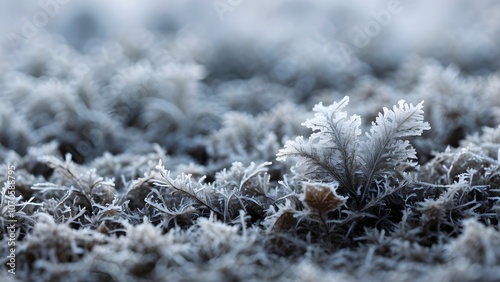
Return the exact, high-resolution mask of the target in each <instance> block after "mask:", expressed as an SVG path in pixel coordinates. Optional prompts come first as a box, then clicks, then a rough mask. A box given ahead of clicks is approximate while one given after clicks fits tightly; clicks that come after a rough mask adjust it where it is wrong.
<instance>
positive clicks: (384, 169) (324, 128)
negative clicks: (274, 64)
mask: <svg viewBox="0 0 500 282" xmlns="http://www.w3.org/2000/svg"><path fill="white" fill-rule="evenodd" d="M348 102H349V97H347V96H346V97H345V98H344V99H342V100H341V101H340V102H338V103H337V102H335V103H333V104H332V105H330V106H328V107H325V106H323V105H322V104H321V103H320V104H318V105H316V106H315V107H314V109H313V110H314V111H315V112H316V115H315V117H314V118H313V119H308V120H307V121H306V122H304V123H303V125H304V126H306V127H308V128H311V129H312V130H313V133H312V134H311V136H310V137H309V139H308V140H304V138H303V137H302V136H299V137H297V138H296V140H294V141H288V142H287V143H286V145H285V148H284V149H281V150H280V151H279V153H278V154H277V156H278V160H281V161H285V160H286V159H287V158H290V157H292V158H297V159H298V163H297V166H296V171H297V172H298V173H299V175H300V176H301V177H303V178H306V179H312V180H315V181H324V182H331V181H336V182H338V183H339V184H340V186H339V190H340V193H342V194H345V195H348V196H349V197H351V198H352V199H353V200H356V201H357V202H358V204H361V203H363V202H364V201H365V200H366V199H365V196H366V195H367V193H368V194H369V193H370V192H371V191H372V190H371V189H372V186H373V184H375V183H376V182H377V181H380V180H386V179H388V180H390V179H393V180H396V179H398V178H399V175H400V174H402V173H404V172H405V171H406V170H407V169H408V168H410V167H415V166H416V163H415V162H414V160H415V159H416V152H415V149H413V147H412V146H411V144H410V143H409V141H407V140H403V139H404V138H405V137H410V136H418V135H420V134H422V132H423V131H424V130H428V129H430V126H429V124H428V123H427V122H424V121H423V119H424V117H423V110H422V108H423V102H421V103H419V104H418V105H416V106H413V105H411V104H407V103H405V102H404V101H403V100H401V101H400V102H399V103H398V105H397V106H394V108H393V109H392V110H391V109H388V108H384V110H383V113H380V114H379V115H378V117H377V118H376V120H375V122H374V123H373V124H372V127H371V129H370V132H367V133H366V134H365V138H364V139H361V138H359V136H360V135H361V128H360V127H361V117H360V116H358V115H352V116H348V115H347V113H346V112H345V111H343V110H342V109H343V108H344V107H345V106H347V103H348Z"/></svg>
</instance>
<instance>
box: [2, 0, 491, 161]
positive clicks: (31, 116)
mask: <svg viewBox="0 0 500 282" xmlns="http://www.w3.org/2000/svg"><path fill="white" fill-rule="evenodd" d="M366 2H367V1H361V0H356V1H352V0H351V1H342V0H337V1H332V0H314V1H311V0H308V1H305V0H274V1H264V0H252V1H250V0H215V1H200V0H198V1H195V0H182V1H181V0H168V1H159V0H142V1H139V0H127V1H119V0H108V1H97V0H92V1H78V0H59V1H57V0H41V1H28V0H24V1H20V0H17V1H2V2H1V3H0V21H1V22H0V23H1V24H0V36H1V37H0V38H1V39H0V44H1V45H0V46H1V50H0V95H1V96H2V105H1V106H0V118H1V120H2V124H1V126H0V144H1V149H2V150H1V151H2V152H3V153H2V154H3V155H5V154H7V152H8V151H9V150H14V151H15V152H17V153H19V154H25V153H26V152H27V149H28V148H29V147H30V146H36V145H39V144H46V143H49V142H56V143H57V148H58V150H59V151H60V153H62V154H65V153H71V154H72V155H73V158H74V160H76V161H77V162H81V163H82V162H87V161H90V160H93V159H94V158H96V157H98V156H101V155H102V154H103V153H104V152H106V151H108V152H111V153H113V154H120V153H123V152H126V151H127V152H128V151H130V152H143V151H147V150H150V148H151V146H150V145H151V144H154V143H156V144H159V145H160V146H161V147H162V148H164V149H166V150H167V152H169V154H173V155H178V156H182V157H186V158H187V160H186V162H190V161H194V162H196V163H200V164H203V165H214V168H213V169H214V170H215V169H220V168H221V167H225V166H227V165H229V164H230V163H231V162H232V161H236V160H240V161H244V162H249V161H251V160H252V161H257V160H259V159H262V160H271V161H274V159H275V153H276V152H277V149H278V148H279V147H280V146H282V144H283V142H284V141H285V140H286V139H289V138H293V137H294V136H296V135H299V134H304V135H305V134H307V131H306V130H305V129H303V128H302V127H301V126H300V123H301V122H302V121H304V119H305V118H306V117H307V116H310V109H311V108H312V106H313V105H314V104H316V103H318V102H320V101H322V102H323V103H325V104H328V103H331V102H333V101H335V100H339V99H341V98H342V97H343V96H345V95H349V96H351V105H350V111H351V112H352V113H357V114H361V115H362V116H363V121H364V122H365V124H367V125H369V124H370V122H371V121H372V120H373V118H374V117H375V116H376V114H377V113H378V111H380V109H381V108H382V107H383V106H390V105H392V104H394V103H396V102H397V100H399V99H406V100H408V101H409V102H412V103H413V104H416V103H418V102H420V101H421V100H425V101H426V102H425V106H426V110H425V111H426V115H427V116H426V119H427V120H428V121H429V122H430V123H431V126H432V127H433V129H432V130H431V131H430V132H429V133H427V135H426V136H424V137H425V138H423V139H421V140H420V141H417V142H416V143H415V144H416V147H417V149H418V151H419V153H420V155H421V160H426V159H428V158H429V157H430V156H431V155H432V151H436V150H443V149H444V148H446V146H448V145H451V146H457V145H458V144H459V142H460V140H462V139H463V138H464V137H465V136H466V135H468V134H472V133H474V132H477V131H480V130H481V127H482V126H496V125H497V124H498V122H499V121H500V118H499V117H500V114H499V110H498V107H499V105H500V101H499V100H500V98H498V97H499V90H498V89H499V75H498V68H499V66H500V56H499V52H500V48H499V45H500V36H499V35H500V21H499V19H500V3H499V2H498V1H494V0H484V1H479V2H471V1H466V0H457V1H451V0H443V1H438V2H436V1H430V0H420V1H410V0H400V1H397V0H395V1H369V3H366ZM273 118H274V119H273ZM269 132H271V134H269Z"/></svg>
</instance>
